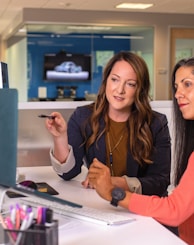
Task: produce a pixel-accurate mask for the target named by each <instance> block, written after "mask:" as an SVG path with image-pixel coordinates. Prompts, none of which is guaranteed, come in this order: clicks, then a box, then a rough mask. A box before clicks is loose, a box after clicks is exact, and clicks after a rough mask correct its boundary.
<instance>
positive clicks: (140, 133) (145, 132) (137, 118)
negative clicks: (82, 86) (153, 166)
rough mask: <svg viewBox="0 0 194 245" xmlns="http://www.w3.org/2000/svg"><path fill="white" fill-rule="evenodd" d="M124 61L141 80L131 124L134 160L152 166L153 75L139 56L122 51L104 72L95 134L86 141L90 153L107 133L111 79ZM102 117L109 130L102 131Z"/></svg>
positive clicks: (96, 105) (93, 124)
mask: <svg viewBox="0 0 194 245" xmlns="http://www.w3.org/2000/svg"><path fill="white" fill-rule="evenodd" d="M121 60H124V61H126V62H128V63H129V64H130V65H131V66H132V67H133V69H134V71H135V73H136V76H137V90H136V94H135V101H134V104H133V106H132V111H131V113H130V117H129V120H128V130H129V146H130V151H131V154H132V156H133V158H134V159H135V160H136V161H137V162H138V163H139V164H142V162H145V163H152V161H151V159H150V156H151V153H152V150H153V139H152V133H151V130H150V123H151V119H152V114H153V112H152V109H151V106H150V103H149V89H150V79H149V72H148V68H147V65H146V63H145V61H144V60H143V59H142V58H141V57H139V56H138V55H136V54H134V53H131V52H128V51H122V52H119V53H118V54H116V55H114V56H113V57H112V58H111V59H110V61H109V62H108V64H107V65H106V67H105V69H104V72H103V79H102V84H101V86H100V89H99V92H98V95H97V100H96V102H95V103H94V105H93V112H92V115H91V118H90V125H91V129H92V134H91V136H90V137H89V138H88V139H86V149H88V148H89V147H90V145H92V144H94V143H96V144H97V142H98V139H99V138H100V137H101V136H102V135H103V134H104V133H105V131H106V128H107V125H108V107H109V103H108V101H107V98H106V94H105V90H106V84H107V78H108V76H109V74H110V72H111V70H112V68H113V66H114V64H115V63H116V62H117V61H121ZM102 117H103V118H104V121H105V127H104V129H103V130H100V124H99V120H100V118H102Z"/></svg>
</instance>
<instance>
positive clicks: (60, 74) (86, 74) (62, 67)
mask: <svg viewBox="0 0 194 245" xmlns="http://www.w3.org/2000/svg"><path fill="white" fill-rule="evenodd" d="M43 79H44V81H84V80H85V81H89V80H91V55H87V54H72V53H66V52H59V53H57V54H55V53H50V54H45V55H44V77H43Z"/></svg>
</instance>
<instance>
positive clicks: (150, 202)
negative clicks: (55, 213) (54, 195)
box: [88, 57, 194, 245]
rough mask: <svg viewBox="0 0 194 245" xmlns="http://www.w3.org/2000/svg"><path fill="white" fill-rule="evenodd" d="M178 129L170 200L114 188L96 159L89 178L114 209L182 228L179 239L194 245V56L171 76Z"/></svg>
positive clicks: (104, 169)
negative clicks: (173, 184) (173, 185)
mask: <svg viewBox="0 0 194 245" xmlns="http://www.w3.org/2000/svg"><path fill="white" fill-rule="evenodd" d="M172 91H173V110H174V129H175V134H174V135H175V141H174V142H176V144H175V166H176V171H175V186H176V187H175V189H174V190H173V192H172V193H171V194H170V195H169V196H168V197H158V196H147V195H140V194H136V193H131V192H129V191H125V190H122V189H121V188H115V187H114V186H113V185H112V183H111V179H110V170H109V168H107V166H105V165H103V164H102V163H101V162H99V161H98V160H97V159H94V161H93V163H92V165H91V167H90V169H89V173H88V179H89V183H90V185H91V186H93V187H94V188H95V189H96V191H97V192H98V194H99V195H100V196H101V197H102V198H104V199H106V200H107V201H111V203H112V204H113V205H115V206H117V205H119V206H121V207H124V208H128V209H129V210H130V211H132V212H134V213H137V214H140V215H145V216H151V217H153V218H155V219H156V220H158V221H159V222H160V223H162V224H166V225H170V226H179V236H180V238H182V239H183V240H184V241H185V242H187V243H188V244H189V245H194V235H193V234H194V190H193V186H194V57H192V58H189V59H183V60H181V61H179V62H178V63H177V64H176V65H175V67H174V71H173V74H172Z"/></svg>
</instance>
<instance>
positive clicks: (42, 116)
mask: <svg viewBox="0 0 194 245" xmlns="http://www.w3.org/2000/svg"><path fill="white" fill-rule="evenodd" d="M38 117H41V118H48V119H55V116H49V115H44V114H41V115H38Z"/></svg>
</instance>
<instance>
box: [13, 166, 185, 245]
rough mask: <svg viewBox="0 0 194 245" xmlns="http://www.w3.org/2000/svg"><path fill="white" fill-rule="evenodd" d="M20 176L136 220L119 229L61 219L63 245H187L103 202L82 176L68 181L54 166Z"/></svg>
mask: <svg viewBox="0 0 194 245" xmlns="http://www.w3.org/2000/svg"><path fill="white" fill-rule="evenodd" d="M18 172H19V174H22V175H25V178H26V179H29V180H33V181H36V182H40V181H41V182H43V181H45V182H47V183H49V184H50V185H51V186H52V187H54V188H55V189H56V190H58V191H59V192H60V194H59V196H60V197H61V198H64V199H67V200H69V201H73V202H77V203H79V204H82V205H86V206H88V207H94V208H98V209H101V210H106V211H107V212H112V211H114V212H122V213H123V212H124V213H126V215H131V216H133V217H135V219H136V220H135V221H134V222H132V223H129V224H124V225H118V226H106V225H96V224H93V223H90V222H84V221H80V220H76V219H72V218H66V217H64V216H63V218H61V217H60V219H59V224H60V226H59V245H77V244H79V245H91V244H92V245H103V244H107V243H108V244H110V245H118V244H122V245H125V244H127V245H128V244H133V245H142V244H144V245H156V244H157V245H166V244H170V245H181V244H182V245H183V244H185V243H184V242H183V241H182V240H180V239H179V238H178V237H176V236H175V235H174V234H173V233H171V232H170V231H168V230H167V229H166V228H164V227H163V226H162V225H160V224H159V223H158V222H156V221H155V220H153V219H152V218H149V217H143V216H139V215H134V214H131V213H129V212H128V211H127V210H124V209H122V208H114V207H112V206H111V205H109V203H108V202H107V201H105V200H103V199H101V198H100V197H99V196H98V195H97V193H96V192H95V190H92V189H84V188H83V187H82V186H81V183H80V181H82V180H83V179H84V176H83V175H79V176H78V177H76V178H75V179H74V180H71V181H64V180H63V179H61V178H59V177H58V176H57V175H56V174H55V172H54V171H53V169H52V167H50V166H43V167H20V168H18Z"/></svg>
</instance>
